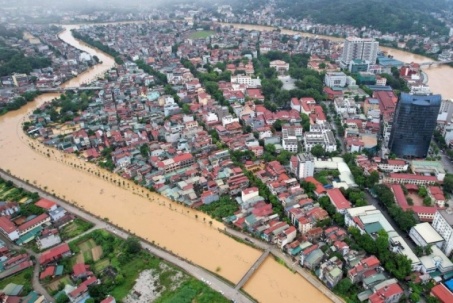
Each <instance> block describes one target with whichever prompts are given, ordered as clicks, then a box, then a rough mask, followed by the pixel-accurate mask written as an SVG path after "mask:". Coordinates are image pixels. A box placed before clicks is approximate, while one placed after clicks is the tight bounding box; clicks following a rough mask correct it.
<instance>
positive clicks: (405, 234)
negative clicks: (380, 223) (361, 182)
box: [365, 191, 416, 250]
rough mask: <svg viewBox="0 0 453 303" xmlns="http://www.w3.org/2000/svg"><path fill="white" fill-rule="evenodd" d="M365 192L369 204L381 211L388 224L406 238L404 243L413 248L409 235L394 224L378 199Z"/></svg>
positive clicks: (413, 244)
mask: <svg viewBox="0 0 453 303" xmlns="http://www.w3.org/2000/svg"><path fill="white" fill-rule="evenodd" d="M365 194H366V200H367V202H368V204H369V205H373V206H374V207H376V209H378V210H380V211H381V213H382V214H383V215H384V217H385V218H386V219H387V221H389V223H390V225H392V227H393V229H394V230H395V231H396V232H397V233H398V234H399V235H400V236H401V237H402V238H403V239H404V240H406V243H407V245H409V247H410V249H412V250H414V249H415V247H416V245H415V243H414V242H413V241H412V239H411V238H410V237H409V235H408V234H407V233H406V232H405V231H403V230H401V229H400V228H399V227H398V225H397V224H396V222H395V220H393V218H392V217H390V215H389V214H388V212H387V209H385V207H384V206H382V205H381V204H380V203H379V201H378V200H377V199H375V198H373V197H372V196H371V195H370V193H368V192H367V191H365Z"/></svg>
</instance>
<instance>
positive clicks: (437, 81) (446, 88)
mask: <svg viewBox="0 0 453 303" xmlns="http://www.w3.org/2000/svg"><path fill="white" fill-rule="evenodd" d="M221 24H222V25H226V26H228V25H232V26H233V27H234V28H242V29H246V30H258V31H271V30H275V28H274V27H272V26H264V25H251V24H238V23H231V24H230V23H221ZM281 33H282V34H287V35H300V36H303V37H315V36H316V37H319V38H322V39H328V40H332V41H336V42H342V41H344V39H343V38H337V37H331V36H324V35H315V34H310V33H304V32H297V31H293V30H288V29H281ZM380 49H381V50H382V51H386V52H387V53H388V54H389V55H392V56H394V58H395V59H397V60H400V61H403V62H405V63H411V62H415V63H423V62H432V61H433V59H431V58H428V57H424V56H420V55H415V54H412V53H409V52H405V51H402V50H398V49H394V48H389V47H380ZM423 72H424V73H425V74H426V75H427V76H428V85H429V87H430V88H431V91H432V92H433V93H436V94H441V95H442V97H443V98H444V99H453V85H451V83H452V81H453V67H450V66H448V65H441V66H433V67H424V68H423Z"/></svg>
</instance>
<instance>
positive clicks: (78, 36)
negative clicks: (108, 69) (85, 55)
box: [71, 30, 124, 64]
mask: <svg viewBox="0 0 453 303" xmlns="http://www.w3.org/2000/svg"><path fill="white" fill-rule="evenodd" d="M71 32H72V35H73V36H74V38H76V39H79V40H81V41H83V42H85V43H87V44H89V45H91V46H93V47H96V48H97V49H99V50H101V51H103V52H104V53H107V54H109V55H110V56H112V57H113V58H114V59H115V62H116V64H123V63H124V61H123V59H122V58H121V54H120V53H118V52H117V51H116V50H114V49H113V48H111V47H109V46H107V45H104V44H102V43H101V42H100V41H98V40H94V39H93V38H91V37H89V36H84V35H82V34H80V33H79V32H77V31H76V30H71Z"/></svg>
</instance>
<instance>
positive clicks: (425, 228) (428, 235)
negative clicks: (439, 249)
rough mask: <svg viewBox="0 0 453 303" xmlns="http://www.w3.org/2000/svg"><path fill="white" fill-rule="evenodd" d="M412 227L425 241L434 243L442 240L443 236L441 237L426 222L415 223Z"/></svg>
mask: <svg viewBox="0 0 453 303" xmlns="http://www.w3.org/2000/svg"><path fill="white" fill-rule="evenodd" d="M412 228H413V229H414V230H415V231H416V232H417V233H418V234H419V235H420V236H421V237H422V238H423V239H424V240H425V241H426V243H436V242H441V241H443V240H444V238H442V237H441V235H439V234H438V233H437V231H436V230H435V229H434V228H433V227H432V226H431V224H429V223H428V222H424V223H420V224H417V225H415V226H414V227H412Z"/></svg>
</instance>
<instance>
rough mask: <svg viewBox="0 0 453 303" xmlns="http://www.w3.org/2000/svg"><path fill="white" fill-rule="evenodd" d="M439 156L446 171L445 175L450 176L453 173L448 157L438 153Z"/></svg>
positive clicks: (452, 165) (452, 164)
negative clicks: (448, 174)
mask: <svg viewBox="0 0 453 303" xmlns="http://www.w3.org/2000/svg"><path fill="white" fill-rule="evenodd" d="M440 156H441V157H442V165H443V167H444V169H445V170H446V172H447V173H450V174H452V173H453V163H451V161H450V160H449V159H448V156H447V155H446V154H444V153H442V152H441V153H440Z"/></svg>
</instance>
